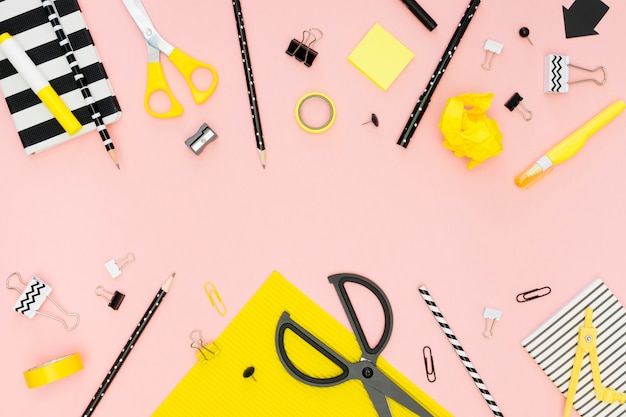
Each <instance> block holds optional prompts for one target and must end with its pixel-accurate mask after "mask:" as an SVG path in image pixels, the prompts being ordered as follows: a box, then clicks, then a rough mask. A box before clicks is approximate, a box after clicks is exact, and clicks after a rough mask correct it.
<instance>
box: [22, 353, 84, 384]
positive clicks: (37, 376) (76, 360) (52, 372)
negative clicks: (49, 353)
mask: <svg viewBox="0 0 626 417" xmlns="http://www.w3.org/2000/svg"><path fill="white" fill-rule="evenodd" d="M81 369H83V361H82V360H81V358H80V355H79V354H78V353H72V354H70V355H66V356H62V357H60V358H57V359H52V360H51V361H48V362H45V363H42V364H41V365H37V366H35V367H34V368H31V369H29V370H28V371H26V372H24V379H25V380H26V385H27V386H28V388H37V387H41V386H42V385H46V384H50V383H51V382H55V381H58V380H59V379H63V378H65V377H66V376H70V375H72V374H75V373H76V372H78V371H80V370H81Z"/></svg>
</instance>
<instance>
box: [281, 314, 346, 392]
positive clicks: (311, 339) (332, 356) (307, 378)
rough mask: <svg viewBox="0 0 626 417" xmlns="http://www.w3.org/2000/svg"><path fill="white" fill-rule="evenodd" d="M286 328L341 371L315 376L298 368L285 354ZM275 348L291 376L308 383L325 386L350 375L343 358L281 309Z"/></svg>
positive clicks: (336, 382)
mask: <svg viewBox="0 0 626 417" xmlns="http://www.w3.org/2000/svg"><path fill="white" fill-rule="evenodd" d="M287 330H291V331H292V332H294V333H295V334H296V335H297V336H298V337H300V338H301V339H303V340H304V341H305V342H307V343H308V344H309V345H311V347H313V348H314V349H315V350H317V351H318V352H319V353H321V354H322V355H324V356H325V357H326V358H327V359H329V360H330V361H331V362H332V363H334V364H335V365H337V366H338V367H339V368H340V369H341V373H340V374H339V375H337V376H333V377H330V378H316V377H313V376H311V375H308V374H306V373H304V372H302V371H301V370H300V369H298V367H297V366H296V365H294V363H293V362H292V361H291V359H290V358H289V355H287V349H286V348H285V332H286V331H287ZM276 350H277V352H278V357H279V358H280V361H281V362H282V364H283V366H284V367H285V369H286V370H287V371H288V372H289V373H290V374H291V376H293V377H294V378H296V379H298V380H300V381H302V382H305V383H307V384H309V385H314V386H320V387H327V386H332V385H337V384H339V383H340V382H342V381H344V380H346V379H348V378H349V377H350V375H349V374H350V369H349V368H348V365H347V364H346V361H345V359H343V358H342V357H341V356H339V355H337V354H336V353H335V352H334V351H332V350H331V349H329V348H328V347H327V346H326V345H325V344H324V343H322V342H321V341H320V340H319V339H318V338H316V337H315V336H313V335H312V334H311V333H309V332H308V331H307V330H306V329H304V328H303V327H302V326H300V325H299V324H298V323H296V322H295V321H294V320H293V319H292V318H291V316H290V315H289V313H288V312H286V311H283V313H282V314H281V316H280V319H279V320H278V324H277V326H276Z"/></svg>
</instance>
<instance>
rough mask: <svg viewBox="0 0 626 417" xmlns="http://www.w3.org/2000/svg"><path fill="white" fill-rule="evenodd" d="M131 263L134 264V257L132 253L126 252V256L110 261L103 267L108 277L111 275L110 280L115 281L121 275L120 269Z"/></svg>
mask: <svg viewBox="0 0 626 417" xmlns="http://www.w3.org/2000/svg"><path fill="white" fill-rule="evenodd" d="M133 262H135V255H134V254H133V253H132V252H128V253H127V254H126V256H125V257H124V258H122V259H118V260H115V259H111V260H110V261H108V262H107V263H105V264H104V267H105V268H106V270H107V272H108V273H109V275H111V278H113V279H115V278H117V277H119V276H120V275H122V269H124V267H125V266H126V265H128V264H130V263H133Z"/></svg>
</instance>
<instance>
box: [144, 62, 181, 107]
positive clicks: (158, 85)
mask: <svg viewBox="0 0 626 417" xmlns="http://www.w3.org/2000/svg"><path fill="white" fill-rule="evenodd" d="M157 92H162V93H164V94H165V95H167V97H168V98H169V100H170V107H169V109H167V110H165V111H163V112H157V111H156V110H154V109H153V108H152V107H151V105H150V99H151V98H152V95H153V94H155V93H157ZM143 104H144V106H145V108H146V110H147V111H148V113H149V114H150V115H152V116H154V117H160V118H167V117H176V116H180V115H181V114H183V106H181V105H180V103H179V102H178V100H176V98H175V97H174V94H172V90H170V87H169V85H168V84H167V81H166V80H165V74H164V73H163V67H162V66H161V63H160V62H148V83H147V86H146V95H145V96H144V99H143Z"/></svg>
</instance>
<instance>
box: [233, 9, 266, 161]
mask: <svg viewBox="0 0 626 417" xmlns="http://www.w3.org/2000/svg"><path fill="white" fill-rule="evenodd" d="M233 9H234V11H235V20H236V23H237V33H238V35H239V47H240V49H241V61H242V62H243V70H244V72H245V73H246V83H247V84H248V100H249V101H250V111H251V112H252V123H253V124H254V134H255V136H256V148H257V151H258V153H259V159H260V160H261V165H263V168H265V141H264V139H263V130H262V129H261V116H259V102H258V100H257V98H256V89H255V88H254V75H253V74H252V64H251V63H250V52H249V51H248V40H247V39H246V28H245V26H244V24H243V13H242V11H241V3H240V2H239V0H233Z"/></svg>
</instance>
